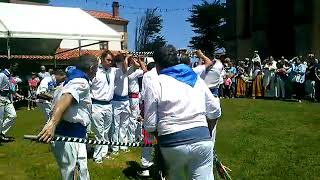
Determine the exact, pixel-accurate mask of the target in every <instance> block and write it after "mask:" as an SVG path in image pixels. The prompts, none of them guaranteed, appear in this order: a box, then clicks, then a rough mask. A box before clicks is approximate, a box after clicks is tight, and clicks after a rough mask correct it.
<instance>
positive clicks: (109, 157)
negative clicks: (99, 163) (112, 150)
mask: <svg viewBox="0 0 320 180" xmlns="http://www.w3.org/2000/svg"><path fill="white" fill-rule="evenodd" d="M104 159H107V160H112V159H114V158H113V157H111V156H108V155H107V156H104Z"/></svg>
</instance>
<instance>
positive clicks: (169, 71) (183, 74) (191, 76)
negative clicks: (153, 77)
mask: <svg viewBox="0 0 320 180" xmlns="http://www.w3.org/2000/svg"><path fill="white" fill-rule="evenodd" d="M160 74H164V75H167V76H170V77H173V78H174V79H176V80H178V81H180V82H183V83H185V84H188V85H189V86H191V87H194V85H195V84H196V82H197V79H198V75H197V74H196V73H195V72H194V71H193V70H192V69H191V68H190V67H189V66H187V65H185V64H178V65H175V66H172V67H168V68H165V69H163V70H161V71H160Z"/></svg>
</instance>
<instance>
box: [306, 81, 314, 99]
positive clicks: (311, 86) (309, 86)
mask: <svg viewBox="0 0 320 180" xmlns="http://www.w3.org/2000/svg"><path fill="white" fill-rule="evenodd" d="M315 85H316V82H315V81H312V80H306V82H305V92H306V94H307V95H308V96H310V98H312V99H314V98H315V93H316V89H315Z"/></svg>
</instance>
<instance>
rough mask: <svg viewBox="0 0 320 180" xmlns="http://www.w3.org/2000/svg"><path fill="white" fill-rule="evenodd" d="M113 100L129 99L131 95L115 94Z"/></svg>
mask: <svg viewBox="0 0 320 180" xmlns="http://www.w3.org/2000/svg"><path fill="white" fill-rule="evenodd" d="M112 100H113V101H128V100H129V96H118V95H115V94H114V95H113V99H112Z"/></svg>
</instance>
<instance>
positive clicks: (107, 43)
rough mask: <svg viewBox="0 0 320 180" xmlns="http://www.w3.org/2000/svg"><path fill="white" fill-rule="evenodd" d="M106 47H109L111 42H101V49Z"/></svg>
mask: <svg viewBox="0 0 320 180" xmlns="http://www.w3.org/2000/svg"><path fill="white" fill-rule="evenodd" d="M105 49H109V42H108V41H106V42H101V43H100V50H105Z"/></svg>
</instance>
